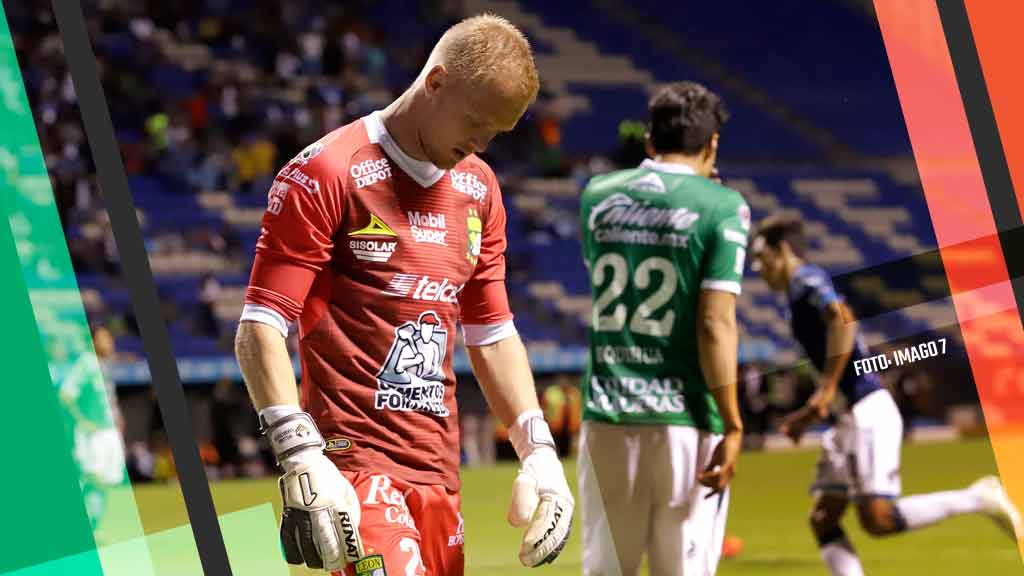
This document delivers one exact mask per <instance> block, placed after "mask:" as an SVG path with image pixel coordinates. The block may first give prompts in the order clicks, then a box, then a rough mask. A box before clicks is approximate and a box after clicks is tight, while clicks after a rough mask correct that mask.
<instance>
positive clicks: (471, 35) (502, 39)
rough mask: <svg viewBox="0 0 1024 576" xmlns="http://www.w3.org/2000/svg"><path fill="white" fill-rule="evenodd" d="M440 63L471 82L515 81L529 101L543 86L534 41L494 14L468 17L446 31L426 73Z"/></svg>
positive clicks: (520, 93) (514, 84)
mask: <svg viewBox="0 0 1024 576" xmlns="http://www.w3.org/2000/svg"><path fill="white" fill-rule="evenodd" d="M437 64H443V65H444V66H445V68H446V69H447V70H448V72H449V73H451V74H454V75H455V76H456V77H457V78H460V79H463V80H467V81H470V82H478V81H485V82H486V81H495V80H506V81H511V82H512V84H511V85H512V86H514V87H515V88H516V90H517V92H518V93H519V95H521V96H522V97H524V99H526V100H529V101H532V100H534V99H535V98H536V97H537V91H538V89H539V87H540V79H539V77H538V75H537V66H536V64H534V61H533V51H532V50H531V49H530V42H529V41H528V40H527V39H526V36H525V35H524V34H523V33H522V32H521V31H520V30H519V29H518V28H516V27H515V26H513V25H512V23H511V22H509V21H508V20H506V19H505V18H502V17H501V16H497V15H494V14H480V15H478V16H472V17H470V18H466V19H465V20H463V21H461V22H459V23H458V24H455V25H454V26H452V27H451V28H449V29H448V30H447V31H445V33H444V35H443V36H441V39H440V40H438V41H437V44H436V45H435V46H434V49H433V51H431V53H430V58H429V60H428V61H427V65H426V67H425V68H424V72H426V71H428V70H430V68H432V67H433V66H435V65H437Z"/></svg>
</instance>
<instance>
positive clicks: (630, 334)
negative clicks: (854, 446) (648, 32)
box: [578, 82, 750, 576]
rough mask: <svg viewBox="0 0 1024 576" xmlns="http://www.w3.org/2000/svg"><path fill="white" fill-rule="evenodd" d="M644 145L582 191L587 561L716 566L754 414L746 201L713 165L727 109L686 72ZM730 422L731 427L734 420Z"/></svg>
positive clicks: (607, 568)
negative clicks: (746, 361) (745, 347)
mask: <svg viewBox="0 0 1024 576" xmlns="http://www.w3.org/2000/svg"><path fill="white" fill-rule="evenodd" d="M649 116H650V118H649V125H648V133H647V137H646V146H647V153H648V155H649V156H650V158H649V159H647V160H644V161H643V163H641V165H640V166H639V167H638V168H634V169H630V170H622V171H618V172H613V173H611V174H607V175H604V176H598V177H595V178H594V179H593V180H592V181H591V182H590V184H589V185H588V186H587V188H586V190H585V191H584V192H583V197H582V214H581V224H582V231H583V255H584V259H585V261H586V263H587V266H588V268H589V270H590V274H591V284H592V288H593V295H594V308H593V318H592V322H591V327H590V334H589V337H590V362H589V366H588V369H587V372H586V374H585V377H584V381H583V394H584V408H583V419H584V422H583V430H582V433H581V438H582V440H581V447H580V462H579V466H578V468H579V488H580V500H581V502H582V515H583V572H584V574H588V575H591V574H595V575H596V574H624V575H630V576H632V575H635V574H637V573H638V571H639V568H640V565H641V561H642V557H643V555H644V554H645V553H646V554H647V556H648V560H649V566H650V570H651V574H655V575H663V574H699V575H700V576H704V575H706V574H713V573H714V572H715V570H716V568H717V564H718V559H719V556H720V554H721V550H722V538H723V536H724V534H725V517H726V512H727V510H728V488H727V486H728V483H729V480H730V479H731V478H732V476H733V474H734V472H735V466H736V459H737V457H738V456H739V451H740V444H741V442H742V435H743V425H742V423H741V421H740V417H739V408H738V404H737V399H736V368H737V357H736V355H737V331H736V310H735V306H736V295H737V294H739V293H740V280H741V278H742V276H743V261H744V256H745V249H746V245H747V232H748V230H749V227H750V211H749V209H748V207H747V204H746V203H745V202H744V201H743V198H742V197H741V196H740V195H739V193H737V192H736V191H734V190H730V189H729V188H726V187H724V186H721V185H720V184H717V183H715V182H713V181H712V180H710V179H709V177H711V176H712V175H713V170H714V166H715V160H716V156H717V151H718V139H719V131H720V130H721V128H722V124H723V123H724V122H725V120H726V117H727V114H726V111H725V107H724V105H723V104H722V101H721V99H720V98H719V97H718V96H717V95H716V94H714V93H712V92H710V91H709V90H707V89H706V88H705V87H703V86H701V85H699V84H695V83H692V82H680V83H676V84H670V85H668V86H665V87H663V88H661V89H660V90H659V91H658V92H657V93H656V94H655V95H654V96H653V97H652V98H651V100H650V103H649ZM723 435H724V436H723Z"/></svg>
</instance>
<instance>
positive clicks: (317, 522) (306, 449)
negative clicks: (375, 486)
mask: <svg viewBox="0 0 1024 576" xmlns="http://www.w3.org/2000/svg"><path fill="white" fill-rule="evenodd" d="M260 423H261V425H262V428H263V432H264V434H265V435H266V437H267V439H268V440H269V441H270V446H271V448H273V451H274V456H275V457H276V458H277V462H278V464H280V465H281V467H282V468H283V469H284V471H285V473H284V476H281V478H280V479H279V480H278V486H279V487H280V489H281V498H282V499H283V500H284V512H283V514H282V516H281V546H282V547H283V548H284V556H285V560H287V561H288V563H289V564H305V565H306V566H308V567H310V568H314V569H319V570H327V571H332V572H333V571H342V570H344V569H345V567H346V566H347V565H349V564H352V563H355V562H356V561H357V560H359V559H360V558H362V556H363V542H362V539H361V538H360V537H359V517H360V509H359V496H358V495H357V494H356V490H355V488H353V487H352V484H351V483H349V481H348V480H347V479H346V478H345V476H343V475H342V474H341V472H340V471H339V470H338V468H337V466H335V465H334V463H333V462H331V461H330V460H329V459H328V458H327V456H325V455H324V452H323V449H324V439H323V436H321V435H320V430H319V429H317V427H316V424H315V423H314V422H313V418H312V416H310V415H309V414H307V413H306V412H303V411H302V410H301V409H300V408H299V407H298V406H271V407H269V408H266V409H264V410H261V411H260Z"/></svg>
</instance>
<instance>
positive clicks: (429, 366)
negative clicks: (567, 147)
mask: <svg viewBox="0 0 1024 576" xmlns="http://www.w3.org/2000/svg"><path fill="white" fill-rule="evenodd" d="M537 90H538V78H537V72H536V69H535V66H534V62H533V57H532V55H531V51H530V47H529V44H528V43H527V41H526V39H525V37H524V36H523V35H522V34H521V33H520V32H519V30H517V29H516V28H514V27H513V26H512V25H511V24H509V23H508V22H507V21H505V20H504V19H502V18H499V17H495V16H478V17H473V18H469V19H467V20H464V21H462V22H461V23H459V24H456V25H455V26H453V27H452V28H450V29H449V30H448V31H447V32H446V33H445V34H444V35H443V36H442V38H441V39H440V40H439V41H438V43H437V45H436V46H435V47H434V49H433V51H432V53H431V55H430V58H429V60H428V61H427V63H426V65H425V66H424V68H423V70H422V72H421V73H420V75H419V77H418V78H417V79H416V80H415V82H414V83H413V84H412V86H411V87H410V88H409V89H408V90H407V91H406V92H405V93H404V94H402V95H401V96H400V97H399V98H398V99H397V100H396V101H395V102H393V103H392V104H391V105H390V106H388V107H387V108H386V109H385V110H383V111H379V112H374V113H372V114H370V115H369V116H366V117H364V118H362V119H360V120H358V121H356V122H353V123H351V124H348V125H346V126H343V127H341V128H338V129H337V130H334V131H333V132H331V133H329V134H327V135H326V136H324V137H323V138H321V139H320V140H319V141H317V142H315V143H314V144H312V145H310V146H309V147H307V148H306V149H305V150H304V151H303V152H302V153H300V154H299V155H298V156H297V157H295V158H294V159H293V160H292V161H291V162H289V163H288V164H287V165H286V166H285V167H284V168H283V169H282V170H281V172H280V173H279V174H278V175H277V178H276V179H275V181H274V183H273V185H272V187H271V189H270V193H269V203H268V207H267V211H266V214H265V216H264V219H263V229H262V232H261V235H260V238H259V242H258V245H257V248H256V257H255V261H254V263H253V269H252V274H251V278H250V284H249V289H248V292H247V294H246V305H245V309H244V311H243V313H242V321H241V324H240V326H239V332H238V335H237V339H236V352H237V356H238V361H239V364H240V366H241V368H242V372H243V374H244V376H245V380H246V384H247V385H248V388H249V392H250V394H251V395H252V398H253V402H254V404H255V406H256V408H257V409H258V410H259V413H260V418H261V421H262V423H263V426H264V428H265V430H266V435H267V437H268V439H269V441H270V443H271V445H272V447H273V449H274V452H275V454H276V455H277V458H278V462H279V463H280V464H281V466H282V467H283V468H284V470H285V475H284V476H283V477H282V478H281V482H280V484H281V492H282V495H283V498H284V504H285V511H284V517H283V520H282V527H281V538H282V544H283V547H284V551H285V555H286V558H287V560H288V561H289V562H290V563H293V564H302V563H304V564H306V565H307V566H309V567H311V568H323V569H327V570H335V571H339V572H338V573H340V571H341V570H345V571H346V573H347V574H350V575H351V574H371V573H372V574H378V573H384V571H386V572H387V573H389V574H407V575H423V574H430V575H431V576H448V575H461V574H462V573H463V541H464V535H463V522H462V516H461V513H460V508H459V476H458V464H459V438H458V416H457V413H456V412H457V410H456V405H455V394H454V387H455V375H454V373H453V372H452V367H451V357H452V351H453V348H454V343H455V329H456V322H457V321H461V323H462V329H463V334H464V337H465V342H466V344H467V348H468V351H469V356H470V360H471V363H472V366H473V370H474V372H475V374H476V377H477V379H478V380H479V381H480V385H481V387H482V388H483V391H484V393H485V395H486V397H487V399H488V401H489V403H490V405H491V408H492V409H493V410H494V412H495V413H496V414H497V415H498V417H499V418H501V420H502V421H503V422H504V424H505V425H506V426H508V427H509V429H510V434H511V439H512V442H513V444H514V446H515V449H516V452H517V454H518V455H519V457H520V459H521V465H522V467H521V470H520V475H519V477H518V478H517V479H516V480H515V482H514V494H513V500H512V509H511V512H510V520H512V521H513V522H514V523H515V524H516V525H519V526H525V527H526V533H525V537H524V541H523V543H522V546H521V548H520V552H519V558H520V560H521V561H522V563H523V564H525V565H527V566H536V565H539V564H542V563H545V562H550V561H552V560H553V559H554V558H555V557H556V556H557V555H558V553H559V552H560V551H561V549H562V547H563V545H564V544H565V542H566V540H567V539H568V536H569V529H570V526H571V522H572V513H573V505H574V503H573V498H572V495H571V493H570V491H569V487H568V484H567V483H566V480H565V475H564V471H563V468H562V465H561V463H560V462H559V461H558V457H557V456H556V454H555V450H554V442H553V441H552V438H551V434H550V431H549V429H548V426H547V424H546V423H545V422H544V419H543V417H542V413H541V411H540V409H539V406H538V403H537V393H536V390H535V387H534V382H533V377H532V375H531V373H530V368H529V365H528V363H527V356H526V351H525V348H524V347H523V344H522V342H521V341H520V339H519V336H518V335H517V333H516V329H515V326H514V324H513V323H512V314H511V312H510V310H509V304H508V297H507V294H506V291H505V283H504V280H505V257H504V252H505V246H506V239H505V210H504V207H503V205H502V199H501V192H500V190H499V188H498V181H497V179H496V177H495V175H494V173H493V172H492V171H491V169H490V168H489V167H488V166H487V164H485V163H484V162H483V161H482V160H480V159H479V158H478V157H477V156H476V155H475V153H477V152H481V151H483V150H484V149H485V148H486V147H487V145H488V143H489V142H490V141H491V139H492V138H494V136H495V135H496V134H498V133H501V132H507V131H509V130H512V129H513V128H514V127H515V125H516V123H517V122H518V120H519V118H520V116H521V115H522V114H523V112H524V111H525V110H526V107H527V106H528V105H529V103H530V102H532V101H533V100H534V98H535V97H536V94H537ZM294 321H297V322H298V329H299V336H300V355H301V361H302V386H301V404H300V398H299V396H298V395H297V394H296V385H295V377H294V371H293V368H292V364H291V361H290V359H289V357H288V354H287V352H286V349H285V337H286V335H287V333H288V325H289V324H290V323H292V322H294ZM300 405H301V407H300ZM339 470H340V472H339Z"/></svg>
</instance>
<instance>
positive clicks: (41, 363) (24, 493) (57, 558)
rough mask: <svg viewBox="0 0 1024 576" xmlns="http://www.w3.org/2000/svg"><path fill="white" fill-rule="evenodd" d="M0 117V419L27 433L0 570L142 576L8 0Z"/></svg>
mask: <svg viewBox="0 0 1024 576" xmlns="http://www.w3.org/2000/svg"><path fill="white" fill-rule="evenodd" d="M0 126H2V127H3V128H2V130H0V194H2V196H3V209H4V214H5V216H6V219H4V220H2V221H0V270H2V271H3V274H4V278H5V281H4V282H3V283H2V288H0V298H3V302H4V303H5V304H6V307H7V314H8V321H7V322H6V323H5V324H6V326H5V329H6V330H7V333H8V334H11V335H15V337H14V338H10V339H5V342H8V341H9V344H8V345H7V346H4V347H3V348H2V349H0V350H2V352H0V354H2V355H3V359H4V360H5V365H6V366H7V368H8V377H7V383H8V392H7V395H6V397H5V400H6V403H7V410H6V411H5V412H6V414H5V417H4V427H5V428H6V429H7V430H14V431H22V439H23V442H19V441H18V440H17V439H15V438H14V437H11V438H9V441H8V442H7V445H6V451H7V453H6V454H5V459H6V460H7V461H8V462H11V463H18V468H17V469H18V470H19V471H20V473H19V474H12V473H6V474H4V475H2V476H0V490H2V493H4V494H8V495H19V497H17V498H7V499H6V501H5V512H7V513H8V514H9V515H8V516H7V517H8V518H17V519H18V522H17V523H13V522H12V523H11V524H10V528H11V529H9V530H7V531H5V539H4V544H3V554H0V573H7V572H9V571H11V570H15V569H19V568H20V569H21V570H19V572H18V574H26V575H27V574H32V575H37V574H64V575H66V574H76V575H78V574H82V575H91V574H106V575H107V576H116V575H120V574H124V575H126V576H127V575H128V574H133V575H136V574H137V575H140V576H147V575H148V574H151V573H152V568H151V563H150V561H149V553H148V550H147V548H146V546H145V542H144V541H143V540H141V538H142V537H143V531H142V524H141V522H140V521H139V515H138V509H137V508H136V505H135V499H134V495H133V493H132V491H131V487H130V485H129V484H128V483H127V475H126V474H125V470H124V454H123V449H122V447H121V445H120V441H119V437H118V435H117V430H116V428H115V427H114V425H113V422H112V419H111V413H110V408H109V404H108V403H107V395H106V389H105V384H104V380H103V374H102V372H101V370H100V367H99V364H98V362H97V359H96V355H95V353H94V352H93V345H92V338H91V337H90V334H89V326H88V322H87V321H86V317H85V311H84V309H83V306H82V300H81V295H80V293H79V291H78V285H77V282H76V280H75V275H74V270H73V268H72V266H71V259H70V257H69V255H68V250H67V244H66V242H65V239H64V234H63V230H62V228H61V225H60V220H59V218H58V216H57V209H56V205H55V202H54V197H53V191H52V189H51V187H50V181H49V177H48V174H47V171H46V165H45V162H44V160H43V156H42V151H41V149H40V146H39V140H38V137H37V136H36V132H35V125H34V123H33V120H32V113H31V109H30V107H29V103H28V99H27V97H26V95H25V91H24V88H23V84H22V78H21V73H20V71H19V68H18V62H17V59H16V56H15V52H14V46H13V42H12V39H11V35H10V31H9V29H8V26H7V20H6V16H5V14H4V13H3V11H2V10H0ZM76 456H77V457H76ZM55 534H59V537H54V535H55ZM133 541H137V542H138V543H137V544H134V545H133V544H130V543H131V542H133ZM118 542H124V543H129V544H126V545H123V546H120V547H119V548H118V549H117V554H118V555H119V556H118V557H119V558H124V557H131V558H132V559H133V562H132V563H131V566H125V567H124V569H123V570H111V569H106V570H104V569H102V568H106V567H107V565H108V564H110V561H112V560H113V559H112V558H108V557H107V556H108V555H107V554H105V553H104V552H102V551H101V552H97V550H96V548H97V544H99V545H101V546H102V545H104V544H113V543H118ZM122 564H123V563H122ZM29 567H31V568H29Z"/></svg>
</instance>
